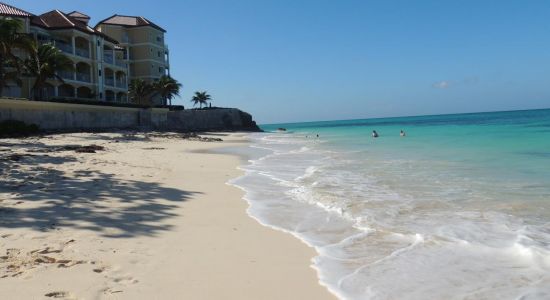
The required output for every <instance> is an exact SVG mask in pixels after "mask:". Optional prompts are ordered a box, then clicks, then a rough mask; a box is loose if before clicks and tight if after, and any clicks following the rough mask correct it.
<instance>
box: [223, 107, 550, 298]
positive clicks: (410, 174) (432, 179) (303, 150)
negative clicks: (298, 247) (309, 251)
mask: <svg viewBox="0 0 550 300" xmlns="http://www.w3.org/2000/svg"><path fill="white" fill-rule="evenodd" d="M279 127H284V128H286V129H287V131H286V132H280V131H277V128H279ZM262 128H263V129H264V130H266V131H267V132H266V133H261V134H253V135H251V140H252V141H253V144H252V147H253V148H254V149H258V152H257V153H258V154H257V155H256V157H253V158H252V159H251V160H250V163H249V164H248V165H246V166H243V169H244V170H245V171H246V175H245V176H243V177H241V178H239V179H237V180H236V181H235V182H234V184H235V185H237V186H240V187H242V188H243V189H244V190H245V191H246V192H247V195H246V198H247V200H248V201H249V202H250V209H249V213H250V214H251V215H252V216H253V217H255V218H257V219H258V220H259V221H260V222H262V223H264V224H266V225H269V226H273V227H275V228H277V229H281V230H284V231H287V232H289V233H292V234H294V235H295V236H297V237H298V238H300V239H302V240H304V241H305V242H307V243H308V244H310V245H312V246H313V247H315V248H316V250H317V252H318V253H319V255H318V256H317V257H316V258H315V260H314V266H315V268H316V269H317V270H318V274H319V277H320V282H321V283H322V284H323V285H325V286H327V287H328V288H329V289H330V290H331V291H332V292H333V293H335V294H337V295H338V296H339V297H341V298H343V299H427V298H431V299H479V298H486V299H519V298H522V297H523V298H522V299H548V298H550V110H529V111H513V112H494V113H477V114H458V115H438V116H421V117H405V118H384V119H368V120H350V121H331V122H313V123H295V124H276V125H266V126H262ZM372 130H376V131H377V132H378V133H379V135H380V137H378V138H376V139H375V138H372V137H371V132H372ZM400 130H404V131H405V132H406V137H401V136H400V135H399V132H400ZM317 135H319V137H317Z"/></svg>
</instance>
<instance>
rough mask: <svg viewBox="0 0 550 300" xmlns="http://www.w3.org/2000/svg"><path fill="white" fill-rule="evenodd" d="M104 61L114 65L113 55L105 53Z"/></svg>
mask: <svg viewBox="0 0 550 300" xmlns="http://www.w3.org/2000/svg"><path fill="white" fill-rule="evenodd" d="M103 61H104V62H106V63H108V64H113V61H114V59H113V54H111V53H104V54H103Z"/></svg>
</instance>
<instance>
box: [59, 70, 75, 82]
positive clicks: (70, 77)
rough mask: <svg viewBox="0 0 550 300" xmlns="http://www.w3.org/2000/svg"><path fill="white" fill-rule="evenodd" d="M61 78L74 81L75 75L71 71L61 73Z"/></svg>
mask: <svg viewBox="0 0 550 300" xmlns="http://www.w3.org/2000/svg"><path fill="white" fill-rule="evenodd" d="M57 75H59V77H61V78H63V79H67V80H74V73H73V72H71V71H59V73H58V74H57Z"/></svg>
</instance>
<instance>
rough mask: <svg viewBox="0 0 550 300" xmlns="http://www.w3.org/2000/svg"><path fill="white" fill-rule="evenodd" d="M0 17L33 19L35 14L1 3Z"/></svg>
mask: <svg viewBox="0 0 550 300" xmlns="http://www.w3.org/2000/svg"><path fill="white" fill-rule="evenodd" d="M0 16H13V17H32V16H33V14H31V13H29V12H26V11H24V10H22V9H19V8H17V7H13V6H11V5H9V4H6V3H4V2H0Z"/></svg>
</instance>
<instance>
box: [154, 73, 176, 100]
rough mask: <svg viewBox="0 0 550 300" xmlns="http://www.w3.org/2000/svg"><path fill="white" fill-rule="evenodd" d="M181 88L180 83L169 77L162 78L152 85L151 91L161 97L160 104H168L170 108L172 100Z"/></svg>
mask: <svg viewBox="0 0 550 300" xmlns="http://www.w3.org/2000/svg"><path fill="white" fill-rule="evenodd" d="M181 87H182V85H181V83H179V82H178V81H177V80H175V79H174V78H172V77H170V76H162V77H161V78H160V79H159V80H158V81H156V82H155V83H154V84H153V90H154V91H155V92H156V93H157V94H158V95H159V96H160V97H161V99H162V103H163V104H164V105H166V104H168V103H170V104H169V105H170V106H172V99H174V98H175V97H176V96H179V95H180V89H181ZM168 101H170V102H168Z"/></svg>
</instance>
